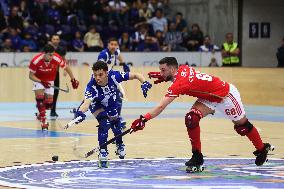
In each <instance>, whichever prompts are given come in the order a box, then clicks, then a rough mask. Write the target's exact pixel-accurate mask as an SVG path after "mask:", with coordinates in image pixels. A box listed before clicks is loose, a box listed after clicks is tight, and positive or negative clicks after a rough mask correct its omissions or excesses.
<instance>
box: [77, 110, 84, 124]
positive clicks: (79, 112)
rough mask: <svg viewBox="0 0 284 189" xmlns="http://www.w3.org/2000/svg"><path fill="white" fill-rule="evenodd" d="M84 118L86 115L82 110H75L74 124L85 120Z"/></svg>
mask: <svg viewBox="0 0 284 189" xmlns="http://www.w3.org/2000/svg"><path fill="white" fill-rule="evenodd" d="M85 118H86V115H85V114H84V113H83V112H81V111H77V112H76V113H75V120H76V122H75V123H76V124H78V123H81V122H82V121H84V120H85Z"/></svg>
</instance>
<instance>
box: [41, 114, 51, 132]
mask: <svg viewBox="0 0 284 189" xmlns="http://www.w3.org/2000/svg"><path fill="white" fill-rule="evenodd" d="M40 122H41V129H42V130H43V131H44V130H48V126H49V124H48V122H46V118H45V117H41V120H40Z"/></svg>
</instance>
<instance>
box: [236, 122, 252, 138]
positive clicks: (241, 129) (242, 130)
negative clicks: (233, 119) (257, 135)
mask: <svg viewBox="0 0 284 189" xmlns="http://www.w3.org/2000/svg"><path fill="white" fill-rule="evenodd" d="M252 128H253V125H252V124H251V123H250V122H249V121H248V120H247V121H246V122H245V123H244V124H243V125H235V126H234V129H235V131H236V132H237V133H238V134H239V135H241V136H245V135H247V134H248V133H249V132H250V131H251V130H252Z"/></svg>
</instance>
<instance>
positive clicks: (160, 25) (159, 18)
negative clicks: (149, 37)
mask: <svg viewBox="0 0 284 189" xmlns="http://www.w3.org/2000/svg"><path fill="white" fill-rule="evenodd" d="M148 23H149V24H151V25H152V27H153V30H154V32H156V31H157V30H160V31H161V32H163V35H165V34H166V32H167V31H168V21H167V19H166V18H165V17H164V16H163V11H162V9H159V8H158V9H156V13H155V17H153V18H151V19H150V20H148Z"/></svg>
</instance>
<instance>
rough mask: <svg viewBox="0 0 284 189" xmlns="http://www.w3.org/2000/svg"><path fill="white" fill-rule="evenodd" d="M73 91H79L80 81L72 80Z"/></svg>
mask: <svg viewBox="0 0 284 189" xmlns="http://www.w3.org/2000/svg"><path fill="white" fill-rule="evenodd" d="M71 83H72V87H73V89H77V88H78V87H79V81H78V80H76V79H75V78H73V79H71Z"/></svg>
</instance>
